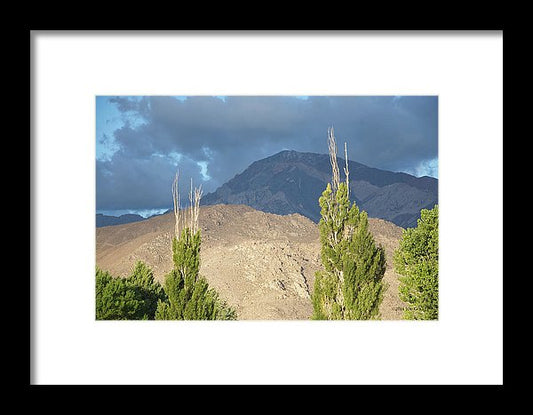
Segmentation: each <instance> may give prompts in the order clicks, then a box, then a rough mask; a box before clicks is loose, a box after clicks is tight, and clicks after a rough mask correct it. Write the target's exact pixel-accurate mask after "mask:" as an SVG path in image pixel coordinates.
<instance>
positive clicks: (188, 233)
mask: <svg viewBox="0 0 533 415" xmlns="http://www.w3.org/2000/svg"><path fill="white" fill-rule="evenodd" d="M177 181H178V176H176V179H175V181H174V186H173V196H174V214H175V221H176V226H175V231H176V235H175V236H174V238H173V240H172V259H173V261H174V269H173V270H172V271H171V272H170V273H169V274H167V275H166V276H165V283H164V285H163V289H164V291H165V294H166V297H167V298H166V299H165V300H159V302H158V306H157V311H156V314H155V318H156V319H157V320H234V319H235V318H236V313H235V311H234V310H233V309H232V308H230V307H228V306H227V305H226V303H225V302H223V301H221V300H220V299H219V296H218V294H217V292H216V291H215V290H214V289H212V288H210V287H209V284H208V283H207V281H206V280H205V279H204V278H202V277H200V275H199V271H200V246H201V235H200V229H199V227H198V213H199V206H200V197H201V191H199V190H198V189H196V190H195V192H194V196H193V191H192V186H191V193H190V196H189V199H190V201H191V207H190V209H189V218H188V220H187V218H185V217H182V216H181V213H182V212H181V209H180V206H179V193H178V189H177ZM184 224H185V225H184ZM180 227H182V229H181V232H180V231H179V230H180Z"/></svg>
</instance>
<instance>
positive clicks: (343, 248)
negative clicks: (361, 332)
mask: <svg viewBox="0 0 533 415" xmlns="http://www.w3.org/2000/svg"><path fill="white" fill-rule="evenodd" d="M319 203H320V207H321V216H322V218H321V219H320V222H319V230H320V241H321V244H322V251H321V257H322V264H323V267H324V269H323V270H322V271H319V272H317V274H316V279H315V288H314V292H313V296H312V300H313V317H312V318H313V319H317V320H325V319H328V320H338V319H342V320H354V319H355V320H367V319H375V318H378V317H379V306H380V304H381V301H382V299H383V291H384V286H383V282H382V279H383V275H384V273H385V251H384V249H383V248H382V247H381V246H376V244H375V242H374V238H373V236H372V234H371V233H370V231H369V229H368V218H367V214H366V212H364V211H359V208H358V207H357V206H356V204H355V203H353V204H352V205H350V200H349V194H348V186H347V184H346V183H340V184H339V186H338V189H337V190H336V191H335V192H333V191H332V188H331V185H330V184H328V186H327V188H326V190H325V191H324V192H323V193H322V196H321V197H320V199H319Z"/></svg>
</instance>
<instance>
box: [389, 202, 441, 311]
mask: <svg viewBox="0 0 533 415" xmlns="http://www.w3.org/2000/svg"><path fill="white" fill-rule="evenodd" d="M394 266H395V269H396V272H397V273H398V274H400V275H401V277H400V286H399V295H400V299H402V300H403V301H404V302H405V303H406V304H407V307H406V308H405V310H404V318H405V319H407V320H436V319H438V312H439V207H438V205H435V206H434V207H433V209H431V210H428V209H422V210H421V211H420V219H418V222H417V226H416V228H410V229H405V230H404V231H403V235H402V239H401V241H400V246H399V247H398V249H397V250H396V252H395V254H394Z"/></svg>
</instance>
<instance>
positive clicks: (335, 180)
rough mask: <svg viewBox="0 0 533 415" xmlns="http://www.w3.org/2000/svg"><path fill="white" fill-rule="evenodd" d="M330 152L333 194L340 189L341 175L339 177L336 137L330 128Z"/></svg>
mask: <svg viewBox="0 0 533 415" xmlns="http://www.w3.org/2000/svg"><path fill="white" fill-rule="evenodd" d="M328 150H329V160H330V162H331V170H332V173H333V175H332V180H331V190H332V192H333V194H335V192H336V191H337V189H338V188H339V183H340V175H339V165H338V164H337V143H336V142H335V135H334V132H333V127H330V128H328Z"/></svg>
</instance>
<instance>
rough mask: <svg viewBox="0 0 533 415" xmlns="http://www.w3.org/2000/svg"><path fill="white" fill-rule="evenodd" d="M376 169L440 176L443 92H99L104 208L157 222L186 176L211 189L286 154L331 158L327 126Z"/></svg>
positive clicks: (353, 155) (99, 205) (99, 186)
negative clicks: (176, 178) (173, 186)
mask: <svg viewBox="0 0 533 415" xmlns="http://www.w3.org/2000/svg"><path fill="white" fill-rule="evenodd" d="M329 126H334V128H335V135H336V137H337V141H338V142H341V143H342V142H344V141H346V142H347V143H348V157H349V158H350V160H354V161H357V162H360V163H363V164H366V165H367V166H370V167H376V168H381V169H385V170H390V171H402V172H406V173H409V174H413V175H415V176H418V177H420V176H424V175H427V176H432V177H438V98H437V97H436V96H361V97H350V96H332V97H328V96H298V97H296V96H213V97H208V96H201V97H198V96H194V97H187V96H144V97H134V96H116V97H111V96H98V97H96V209H97V212H98V213H105V214H115V215H119V214H123V213H130V212H132V213H140V214H142V215H144V216H148V215H150V214H153V213H159V212H161V211H164V210H166V209H167V208H168V207H170V204H171V198H170V193H169V189H170V183H171V181H172V178H173V175H174V173H175V171H176V170H177V169H178V168H179V170H180V172H181V173H182V174H183V177H192V178H193V181H194V183H196V184H202V186H203V188H204V193H207V192H211V191H214V190H216V188H217V187H219V186H220V185H222V184H223V183H225V182H226V181H228V180H229V179H231V178H232V177H233V176H235V174H238V173H240V172H242V171H243V170H244V169H245V168H246V167H248V166H249V165H250V164H251V163H252V162H254V161H256V160H259V159H261V158H264V157H268V156H270V155H273V154H275V153H277V152H279V151H281V150H285V149H290V150H296V151H308V152H314V153H327V129H328V127H329Z"/></svg>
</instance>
